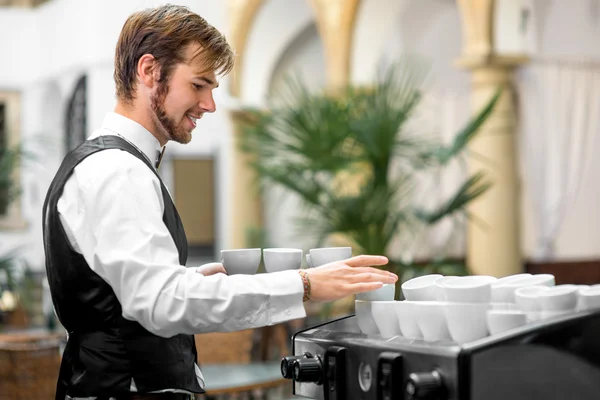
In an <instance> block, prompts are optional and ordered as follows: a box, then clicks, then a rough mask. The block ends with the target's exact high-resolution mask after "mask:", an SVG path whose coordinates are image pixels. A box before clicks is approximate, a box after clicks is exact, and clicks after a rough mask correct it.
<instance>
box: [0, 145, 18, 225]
mask: <svg viewBox="0 0 600 400" xmlns="http://www.w3.org/2000/svg"><path fill="white" fill-rule="evenodd" d="M21 153H22V152H21V149H20V147H16V148H9V147H4V146H0V215H3V214H5V213H6V211H7V210H8V207H9V206H10V204H11V203H12V202H13V201H15V200H16V199H17V198H18V196H19V193H20V189H19V186H18V184H17V183H16V182H15V179H14V171H15V169H16V168H17V167H18V165H19V163H20V161H21V156H22V154H21Z"/></svg>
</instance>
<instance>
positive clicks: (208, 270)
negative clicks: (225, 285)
mask: <svg viewBox="0 0 600 400" xmlns="http://www.w3.org/2000/svg"><path fill="white" fill-rule="evenodd" d="M196 272H197V273H199V274H202V275H204V276H209V275H214V274H226V275H227V271H225V268H224V267H223V264H221V263H218V262H214V263H208V264H203V265H201V266H199V267H198V268H196Z"/></svg>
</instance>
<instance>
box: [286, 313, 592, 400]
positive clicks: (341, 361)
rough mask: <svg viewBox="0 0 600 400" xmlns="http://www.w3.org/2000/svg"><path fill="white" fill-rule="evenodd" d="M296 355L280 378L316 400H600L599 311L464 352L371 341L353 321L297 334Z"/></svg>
mask: <svg viewBox="0 0 600 400" xmlns="http://www.w3.org/2000/svg"><path fill="white" fill-rule="evenodd" d="M292 348H293V355H292V356H290V357H285V358H284V359H283V360H282V364H281V369H282V374H283V376H284V377H286V378H290V379H292V380H293V386H294V394H295V395H298V396H304V397H308V398H312V399H319V400H345V399H348V400H370V399H382V400H404V399H406V400H411V399H415V400H416V399H431V400H446V399H447V400H536V399H540V400H565V399H576V400H586V399H600V311H598V312H589V311H586V312H574V313H572V314H567V315H563V316H560V317H555V318H552V319H547V320H543V321H537V322H534V323H529V324H527V325H525V326H522V327H520V328H516V329H512V330H510V331H506V332H504V333H502V334H497V335H491V336H488V337H485V338H482V339H479V340H476V341H473V342H470V343H466V344H460V345H459V344H457V343H455V342H453V341H438V342H426V341H423V340H413V339H406V338H404V337H401V336H396V337H393V338H389V339H387V338H383V337H380V336H375V335H373V336H367V335H365V334H363V333H361V332H360V330H359V329H358V324H357V322H356V316H354V315H350V316H348V317H344V318H340V319H336V320H333V321H330V322H327V323H324V324H321V325H318V326H313V327H310V328H307V329H304V330H302V331H300V332H297V333H296V334H295V335H294V336H293V338H292ZM300 398H301V397H299V399H300Z"/></svg>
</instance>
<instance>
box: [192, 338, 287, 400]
mask: <svg viewBox="0 0 600 400" xmlns="http://www.w3.org/2000/svg"><path fill="white" fill-rule="evenodd" d="M264 333H265V332H264V329H247V330H243V331H238V332H226V333H221V332H217V333H204V334H198V335H195V340H196V348H197V350H198V365H199V366H200V369H202V366H203V365H205V366H207V365H209V364H212V365H223V364H225V365H228V364H231V365H232V366H233V365H238V366H239V365H247V364H250V363H251V362H258V363H261V362H262V361H264V360H262V359H261V358H262V357H261V354H260V353H262V350H263V349H262V346H261V342H262V339H266V340H269V339H270V340H273V335H264ZM256 350H258V351H256ZM253 355H254V357H253ZM249 367H251V368H253V369H252V370H253V371H254V368H256V367H254V364H252V366H249ZM259 369H260V367H259ZM230 371H239V368H233V367H232V369H231V370H230ZM232 373H233V372H232ZM282 379H283V378H281V379H278V380H273V381H270V382H271V383H265V382H263V383H261V384H256V385H254V384H249V385H248V386H240V387H238V388H237V389H232V390H227V391H223V390H222V389H221V390H217V391H216V392H215V391H214V390H213V392H212V394H211V392H210V390H209V395H208V396H204V395H203V396H197V399H205V398H208V399H213V398H214V399H240V398H241V399H248V398H254V399H262V398H265V395H266V391H267V390H270V389H276V388H278V387H279V386H280V385H281V382H280V381H281V380H282ZM285 383H287V382H285Z"/></svg>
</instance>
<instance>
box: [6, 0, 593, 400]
mask: <svg viewBox="0 0 600 400" xmlns="http://www.w3.org/2000/svg"><path fill="white" fill-rule="evenodd" d="M161 3H162V2H156V1H150V0H145V1H143V0H118V1H117V0H104V1H99V0H47V1H43V0H0V54H1V55H2V57H1V60H2V62H0V295H1V296H0V330H4V331H6V332H11V331H18V330H20V331H32V330H36V331H47V330H49V331H51V332H52V331H54V332H56V331H60V329H58V328H57V321H56V320H55V319H54V316H53V312H52V305H51V302H50V300H49V298H48V294H47V290H45V288H44V287H45V284H44V279H45V269H44V268H45V267H44V251H43V243H42V235H41V212H42V204H43V201H44V197H45V194H46V190H47V188H48V186H49V184H50V182H51V179H52V178H53V176H54V173H55V172H56V170H57V168H58V166H59V164H60V162H61V160H62V158H63V157H64V156H65V154H66V153H67V152H68V151H69V150H71V149H73V148H74V147H76V146H77V145H78V144H80V143H81V142H82V141H84V140H85V139H86V137H88V136H89V135H90V134H91V133H92V132H93V131H94V130H95V129H97V128H98V127H99V126H100V125H101V121H102V119H103V117H104V114H105V113H106V112H107V111H110V110H112V109H113V107H114V104H115V96H114V82H113V76H112V75H113V57H114V47H115V43H116V40H117V37H118V35H119V31H120V29H121V27H122V25H123V23H124V21H125V19H126V18H127V16H128V15H129V14H130V13H132V12H133V11H136V10H139V9H141V8H144V7H149V6H153V5H157V4H161ZM176 3H177V4H182V5H186V6H189V7H190V8H191V9H192V10H193V11H195V12H197V13H198V14H200V15H202V16H203V17H204V18H205V19H207V21H208V22H209V23H211V24H213V25H214V26H216V27H217V28H218V29H219V30H221V31H222V32H223V33H224V34H225V35H226V37H227V38H228V41H229V42H230V44H231V46H232V47H233V48H234V50H235V52H236V66H235V68H234V70H233V72H232V73H231V74H230V75H228V76H226V77H224V78H223V79H222V81H221V85H220V87H219V88H218V89H217V90H215V93H214V94H215V99H216V102H217V112H216V113H214V114H212V115H206V116H205V117H204V118H203V119H202V120H201V121H199V123H198V126H197V128H196V129H195V131H194V133H193V140H192V142H191V143H189V144H188V145H179V144H176V143H169V144H168V146H167V151H166V154H165V159H164V161H163V163H162V165H161V169H160V174H161V176H162V177H163V179H164V181H165V183H166V185H167V186H168V187H169V189H170V192H171V194H172V196H173V198H174V200H175V203H176V205H177V208H178V210H179V212H180V214H181V216H182V220H183V223H184V226H185V229H186V233H187V236H188V240H189V245H190V254H191V256H190V259H189V265H199V264H202V263H204V262H210V261H213V260H218V259H219V251H220V250H221V249H230V248H243V247H263V248H264V247H293V248H301V249H304V250H305V251H307V250H308V249H310V248H313V247H324V246H336V245H351V246H352V247H353V250H354V253H355V254H360V253H383V254H385V255H387V256H388V257H389V258H390V260H391V263H390V265H389V267H388V268H389V269H391V270H394V271H395V272H398V273H399V274H400V276H401V277H402V280H405V279H408V278H410V277H412V276H415V275H420V274H424V273H429V272H432V271H437V272H442V273H445V274H469V273H470V274H484V275H493V276H498V277H500V276H505V275H509V274H513V273H518V272H522V271H528V272H533V273H538V272H548V273H552V274H554V275H555V276H556V278H557V283H582V284H593V283H599V282H600V245H599V244H598V243H599V241H598V238H599V237H600V211H599V209H598V207H597V205H598V204H600V192H599V189H598V188H599V187H600V186H599V185H597V184H596V181H597V180H598V179H600V158H595V156H594V154H595V151H596V150H597V149H598V148H599V145H600V143H599V142H598V140H597V139H598V136H599V133H600V131H599V129H600V125H599V120H598V119H599V118H600V47H599V46H598V41H597V38H598V37H599V35H600V0H570V1H561V0H496V1H494V0H393V1H390V0H222V1H206V0H197V1H179V2H176ZM261 271H264V270H263V269H261ZM397 296H398V297H399V296H400V294H399V292H397ZM351 300H352V299H349V300H342V301H340V302H337V303H335V304H328V305H323V304H309V305H308V306H307V307H308V312H309V318H308V319H307V320H306V321H298V323H297V324H295V325H294V324H288V325H286V326H285V330H284V331H283V332H284V333H283V334H282V336H281V337H282V338H283V339H282V341H283V345H282V346H283V347H282V348H283V350H281V352H283V351H285V346H286V345H287V342H288V341H289V336H286V335H289V332H292V331H293V330H294V329H297V328H299V327H300V326H303V325H304V324H306V323H310V322H316V321H319V320H322V319H323V318H329V317H331V316H334V315H337V314H344V313H349V312H352V307H353V302H352V301H351ZM263 333H264V332H261V334H260V335H258V334H253V339H252V340H254V342H253V343H254V344H255V345H256V343H264V338H263V336H264V335H262V334H263ZM269 334H270V333H269ZM257 335H258V336H257ZM261 335H262V336H261ZM257 337H258V339H257ZM261 340H262V342H261ZM250 348H252V349H254V356H256V354H255V353H256V349H257V347H256V346H251V347H250ZM263 350H264V349H263ZM265 351H266V350H265ZM275 354H278V353H275ZM262 357H263V359H268V358H269V357H271V358H272V359H276V355H275V356H273V355H272V354H271V353H268V354H267V353H265V352H263V354H262ZM1 362H2V361H1V360H0V363H1ZM1 376H2V373H0V380H1V379H2V378H1ZM0 385H1V384H0ZM0 397H1V396H0Z"/></svg>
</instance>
